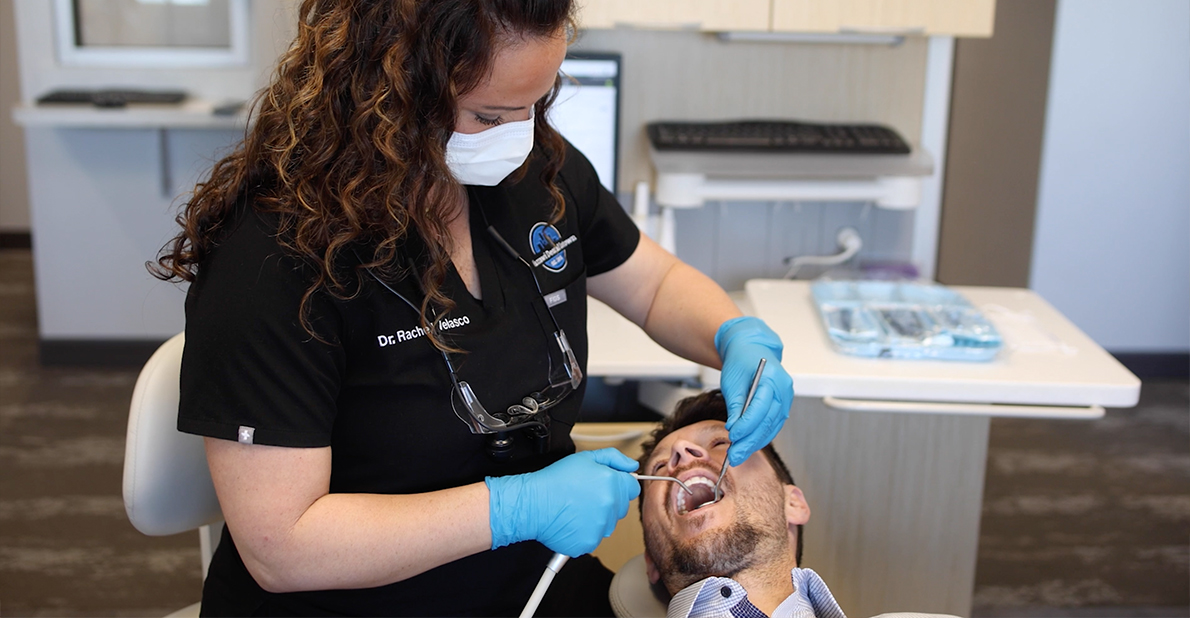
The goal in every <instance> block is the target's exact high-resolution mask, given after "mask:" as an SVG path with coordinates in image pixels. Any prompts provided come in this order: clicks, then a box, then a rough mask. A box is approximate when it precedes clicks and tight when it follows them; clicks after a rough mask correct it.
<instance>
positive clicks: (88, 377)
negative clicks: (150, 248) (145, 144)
mask: <svg viewBox="0 0 1190 618" xmlns="http://www.w3.org/2000/svg"><path fill="white" fill-rule="evenodd" d="M84 267H85V265H80V268H84ZM33 292H34V288H33V275H32V260H31V257H30V252H29V251H28V250H22V249H4V250H0V471H3V472H2V473H0V616H160V615H164V614H166V613H168V612H170V611H173V610H175V609H178V608H181V607H183V606H185V605H188V604H190V603H192V602H194V601H196V600H197V599H198V597H199V590H200V574H199V554H198V536H197V533H195V534H184V535H178V536H174V537H163V538H149V537H145V536H142V535H141V534H140V533H138V532H136V531H135V530H134V529H133V528H132V526H131V525H130V524H129V523H128V521H127V518H126V517H125V515H124V508H123V503H122V501H121V490H120V482H121V473H122V472H121V470H122V464H123V456H124V427H125V419H126V415H127V405H128V400H129V398H130V397H131V393H132V387H133V384H134V381H135V379H136V371H135V370H131V369H95V368H84V369H70V368H61V367H54V368H47V367H41V366H40V365H38V363H37V358H36V354H37V352H36V350H37V329H36V307H35V301H34V294H33ZM810 499H811V500H812V499H813V498H812V497H810ZM811 525H812V524H811ZM807 566H811V567H812V566H813V565H807ZM1188 582H1190V398H1188V387H1187V380H1186V379H1181V380H1171V381H1163V382H1146V383H1145V385H1144V387H1143V389H1142V393H1141V405H1140V406H1138V407H1137V408H1134V409H1131V410H1109V411H1108V416H1107V417H1106V418H1105V419H1102V420H1100V421H1095V422H1063V421H1011V420H995V421H993V422H992V424H991V437H990V444H989V450H988V465H987V478H986V482H985V491H984V511H983V516H982V521H981V531H980V545H979V560H978V564H977V567H976V587H975V611H974V613H975V615H976V616H981V617H992V616H1000V617H1003V618H1014V617H1020V618H1034V617H1042V616H1047V617H1048V616H1055V617H1056V616H1077V617H1085V618H1092V617H1095V618H1098V617H1119V616H1136V617H1148V616H1183V617H1184V616H1187V615H1190V607H1188V606H1190V583H1188ZM829 583H830V582H828V584H829ZM852 618H856V617H852Z"/></svg>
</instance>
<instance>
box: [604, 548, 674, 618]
mask: <svg viewBox="0 0 1190 618" xmlns="http://www.w3.org/2000/svg"><path fill="white" fill-rule="evenodd" d="M607 594H608V599H609V600H610V601H611V603H612V611H613V612H615V614H616V616H617V618H664V617H665V610H666V608H667V607H668V603H666V602H665V601H662V600H661V599H659V598H657V595H656V594H654V592H653V587H652V586H650V585H649V574H648V571H647V570H646V568H645V555H644V554H637V555H636V556H634V557H632V558H630V559H629V560H628V562H626V563H624V566H622V567H620V570H619V571H616V576H615V577H614V578H612V586H611V589H610V590H608V593H607Z"/></svg>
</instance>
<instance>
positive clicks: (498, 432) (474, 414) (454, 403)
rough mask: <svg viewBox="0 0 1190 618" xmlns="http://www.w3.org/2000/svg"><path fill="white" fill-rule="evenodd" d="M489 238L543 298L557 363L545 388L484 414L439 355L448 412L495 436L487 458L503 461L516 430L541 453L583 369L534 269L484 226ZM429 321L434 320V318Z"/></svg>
mask: <svg viewBox="0 0 1190 618" xmlns="http://www.w3.org/2000/svg"><path fill="white" fill-rule="evenodd" d="M488 233H489V234H490V235H491V236H492V238H493V239H495V241H496V243H497V244H499V245H500V247H501V248H502V249H504V251H506V252H507V253H508V254H509V255H511V256H512V257H513V258H515V259H516V260H517V261H519V262H521V263H522V264H524V265H525V267H526V268H528V269H529V274H530V275H531V276H532V277H533V284H534V286H536V288H537V293H538V295H539V296H541V297H542V303H543V304H544V305H545V309H546V312H547V313H548V314H549V316H550V321H551V322H552V323H553V326H554V332H553V333H552V335H551V337H552V339H553V342H554V344H556V345H557V346H558V349H559V351H560V352H561V359H562V362H561V363H555V362H554V355H553V354H549V358H548V360H549V372H548V378H547V383H546V385H545V386H544V387H543V388H542V389H541V390H540V391H535V392H533V393H530V394H528V395H526V396H525V397H522V398H521V401H520V403H517V404H513V405H511V406H508V408H507V409H505V410H503V411H498V412H492V413H489V412H488V410H487V408H486V407H485V406H484V405H483V403H481V402H480V401H479V397H477V396H476V394H475V391H474V389H472V388H471V385H470V384H468V383H467V381H466V380H462V379H460V378H459V375H458V372H456V370H455V366H454V363H452V362H451V360H450V355H449V354H447V353H446V352H445V351H443V350H439V352H440V353H441V354H442V358H443V360H444V361H445V362H446V368H447V370H448V371H449V372H450V381H451V384H452V388H451V407H452V408H453V410H454V413H455V416H457V417H458V418H459V420H461V421H463V423H464V424H466V425H467V427H468V428H469V429H470V430H471V433H473V434H487V435H493V436H494V438H493V440H492V441H491V443H490V444H489V448H488V451H489V453H491V454H492V455H493V456H494V457H497V458H502V455H504V454H506V453H507V452H508V451H509V450H510V449H511V446H512V439H511V437H510V436H508V435H507V434H509V433H510V432H515V431H518V430H527V431H528V432H529V434H530V435H531V436H532V437H533V438H534V441H535V442H536V443H537V445H538V450H539V451H542V452H543V451H544V448H545V447H547V446H548V442H549V415H548V410H549V409H550V408H552V407H554V406H556V405H558V404H559V403H561V402H562V401H563V400H564V399H566V397H568V396H570V394H571V393H573V392H574V391H575V390H576V389H578V387H579V385H580V384H582V381H583V370H582V368H581V367H580V366H579V364H578V359H577V358H576V357H575V355H574V350H572V349H571V347H570V342H569V341H568V340H567V339H566V331H565V330H563V329H562V327H561V326H560V325H559V324H558V319H557V317H556V316H555V315H554V311H553V309H552V308H551V307H550V303H549V302H546V300H545V294H544V293H543V292H542V290H541V282H540V281H538V280H537V273H536V272H534V270H533V266H532V265H531V264H529V262H527V261H526V260H525V259H524V258H523V257H521V255H520V254H519V253H517V252H516V250H515V249H513V248H512V246H511V245H509V244H508V242H507V241H505V240H504V238H503V237H502V236H500V233H499V232H497V231H496V229H495V228H493V227H491V226H488ZM357 258H358V256H357ZM361 261H362V260H361ZM367 271H368V274H369V275H371V276H372V278H373V279H375V280H376V281H377V282H378V283H380V285H381V286H383V287H384V288H385V289H387V290H388V291H389V292H392V293H393V295H395V296H396V297H397V298H400V299H401V300H402V301H404V302H405V304H406V305H409V307H410V308H411V309H413V310H414V311H415V312H418V313H420V310H419V309H418V308H417V306H416V305H414V304H413V303H412V302H411V301H410V300H409V299H407V298H405V296H404V295H402V294H401V293H400V292H398V291H396V290H394V289H393V288H392V287H391V286H389V285H388V284H387V283H385V282H384V280H383V279H381V278H380V277H379V276H377V275H376V273H374V272H372V270H371V269H367ZM434 319H435V320H437V316H435V317H434Z"/></svg>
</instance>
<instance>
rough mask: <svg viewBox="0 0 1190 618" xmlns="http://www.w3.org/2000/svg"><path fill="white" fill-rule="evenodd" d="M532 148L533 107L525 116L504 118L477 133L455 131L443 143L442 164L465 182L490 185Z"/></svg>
mask: <svg viewBox="0 0 1190 618" xmlns="http://www.w3.org/2000/svg"><path fill="white" fill-rule="evenodd" d="M532 150H533V111H532V108H530V111H529V119H528V120H521V121H519V122H506V123H504V124H502V125H500V126H498V127H492V128H491V129H487V130H485V131H480V132H479V133H471V134H467V133H458V132H455V134H454V135H451V136H450V141H448V142H447V143H446V166H447V167H449V168H450V173H451V174H454V177H455V180H458V181H459V183H461V184H465V185H482V186H485V187H492V186H495V185H498V184H500V181H501V180H504V179H505V178H507V177H508V175H509V174H511V173H513V172H515V171H516V170H517V168H519V167H520V166H521V165H522V164H524V162H525V159H527V158H528V157H529V152H530V151H532Z"/></svg>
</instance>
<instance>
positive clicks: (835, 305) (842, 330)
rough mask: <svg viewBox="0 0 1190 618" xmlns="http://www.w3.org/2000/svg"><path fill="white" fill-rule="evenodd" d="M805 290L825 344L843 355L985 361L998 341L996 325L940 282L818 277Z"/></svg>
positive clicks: (994, 354) (991, 354) (996, 347)
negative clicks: (828, 342) (823, 329)
mask: <svg viewBox="0 0 1190 618" xmlns="http://www.w3.org/2000/svg"><path fill="white" fill-rule="evenodd" d="M811 291H812V292H813V295H814V301H815V304H816V305H817V306H818V313H819V315H820V316H822V322H823V326H825V327H826V332H827V335H828V336H829V337H830V340H831V343H832V344H833V345H834V346H835V349H837V350H838V351H839V352H842V353H844V354H850V355H853V356H867V357H875V358H900V359H932V360H959V361H989V360H992V359H993V358H995V357H996V353H997V352H999V350H1000V348H1001V347H1002V345H1003V342H1002V340H1001V339H1000V334H999V333H998V332H997V331H996V327H995V326H993V325H992V324H991V323H990V322H988V321H987V319H986V318H984V317H983V314H982V313H980V312H979V310H978V309H976V308H975V307H974V306H973V305H972V304H971V303H970V302H968V301H967V299H965V298H963V297H962V295H960V294H958V293H956V292H954V291H953V290H950V289H948V288H946V287H945V286H941V285H934V284H930V283H916V282H903V281H832V280H820V281H815V282H814V283H813V284H812V285H811Z"/></svg>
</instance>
